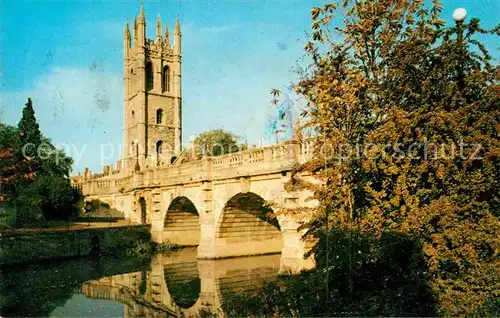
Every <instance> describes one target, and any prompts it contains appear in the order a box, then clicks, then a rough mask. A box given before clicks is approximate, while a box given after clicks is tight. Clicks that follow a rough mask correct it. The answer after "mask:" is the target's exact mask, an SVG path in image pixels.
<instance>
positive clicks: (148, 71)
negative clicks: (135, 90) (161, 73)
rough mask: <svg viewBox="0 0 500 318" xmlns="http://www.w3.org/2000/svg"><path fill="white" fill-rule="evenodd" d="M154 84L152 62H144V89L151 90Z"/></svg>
mask: <svg viewBox="0 0 500 318" xmlns="http://www.w3.org/2000/svg"><path fill="white" fill-rule="evenodd" d="M153 86H154V80H153V63H151V62H147V63H146V90H148V91H149V90H152V89H153Z"/></svg>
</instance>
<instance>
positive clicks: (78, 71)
mask: <svg viewBox="0 0 500 318" xmlns="http://www.w3.org/2000/svg"><path fill="white" fill-rule="evenodd" d="M322 3H324V1H321V0H319V1H315V0H311V1H305V0H303V1H297V0H292V1H285V0H280V1H278V0H275V1H262V0H260V1H230V0H227V1H202V0H199V1H166V0H165V1H147V0H146V1H145V4H144V8H145V13H146V19H147V35H148V37H149V38H155V25H156V16H157V14H158V13H159V14H160V15H161V18H162V21H163V23H164V25H165V23H167V24H168V25H169V27H170V29H171V30H172V29H173V26H174V24H175V18H176V15H177V14H178V15H179V18H180V21H181V28H182V36H183V38H182V40H183V43H182V44H183V129H184V131H183V141H184V142H187V140H188V139H189V137H190V136H193V135H197V134H199V133H200V132H202V131H205V130H207V129H211V128H224V129H227V130H229V131H232V132H234V133H236V134H238V135H240V136H248V139H249V142H250V143H252V142H253V141H257V140H259V139H260V138H264V139H265V138H268V137H269V136H268V135H266V127H267V125H268V123H269V121H270V120H271V118H272V117H273V116H275V112H274V111H273V109H272V107H271V106H270V104H269V100H270V95H269V91H270V89H271V88H284V87H286V86H287V85H289V84H290V83H292V82H294V81H295V80H296V75H295V73H294V71H293V70H294V66H295V65H296V63H297V61H298V60H299V59H300V58H301V57H303V45H304V43H305V41H306V32H307V31H308V30H309V25H310V21H309V11H310V9H311V7H312V6H314V5H321V4H322ZM443 5H444V7H445V11H444V13H443V18H444V19H446V20H448V21H450V20H451V13H452V11H453V9H455V8H457V7H464V8H466V9H467V11H468V18H470V17H478V18H480V19H481V20H482V23H483V24H484V26H485V27H492V26H494V25H495V24H496V23H498V22H499V20H500V19H499V18H500V16H499V12H500V1H498V0H464V1H459V0H448V1H443ZM139 6H140V1H109V2H100V1H99V2H98V1H69V0H67V1H42V0H39V1H6V0H4V1H1V2H0V9H1V17H0V19H1V20H0V27H1V29H0V37H1V38H0V46H1V47H0V51H1V72H2V73H1V85H2V92H1V96H0V97H1V100H0V106H1V107H2V109H1V110H0V113H1V116H2V117H1V118H0V119H1V120H2V121H3V122H6V123H8V124H12V125H15V124H17V122H18V121H19V118H20V115H21V110H22V107H23V106H24V103H25V102H26V100H27V98H28V97H31V98H32V99H33V101H34V105H35V111H36V114H37V118H38V120H39V122H40V126H41V129H42V131H43V133H44V134H45V135H46V136H48V137H50V138H51V139H52V140H53V141H54V143H56V144H59V145H63V144H65V145H69V146H70V148H69V149H68V150H67V151H68V153H69V154H70V155H72V156H73V157H74V158H75V159H77V160H76V163H75V166H74V169H75V171H81V170H82V169H83V168H84V167H86V166H88V167H90V168H91V169H92V170H93V171H99V170H100V169H101V168H100V166H101V164H102V162H101V158H100V156H99V155H98V154H99V151H100V144H101V143H111V144H114V145H118V144H120V143H121V141H122V122H123V119H122V116H123V115H122V113H123V110H122V108H123V87H122V86H123V85H122V72H123V68H122V62H123V51H122V50H123V48H122V46H123V30H124V24H125V22H126V21H127V19H128V20H129V21H133V18H134V16H135V15H138V12H139ZM487 45H488V48H489V49H490V50H491V51H492V53H493V55H495V56H498V46H499V43H498V39H494V38H492V37H490V38H489V40H488V42H487ZM82 150H84V151H83V152H82V155H81V158H78V156H79V154H80V152H81V151H82ZM108 155H109V157H110V159H108V160H107V161H106V164H111V163H114V162H115V161H116V160H117V159H118V157H119V154H118V152H115V153H113V154H110V153H108Z"/></svg>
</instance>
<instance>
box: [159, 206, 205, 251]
mask: <svg viewBox="0 0 500 318" xmlns="http://www.w3.org/2000/svg"><path fill="white" fill-rule="evenodd" d="M163 241H168V242H170V243H173V244H179V245H184V246H197V245H198V244H199V243H200V216H199V214H198V210H197V209H196V207H195V205H194V204H193V202H192V201H191V200H189V199H188V198H187V197H185V196H181V197H177V198H175V199H174V200H173V201H172V202H171V203H170V205H169V207H168V209H167V213H166V215H165V219H164V225H163Z"/></svg>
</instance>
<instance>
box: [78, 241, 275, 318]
mask: <svg viewBox="0 0 500 318" xmlns="http://www.w3.org/2000/svg"><path fill="white" fill-rule="evenodd" d="M196 254H197V252H196V249H192V250H182V251H179V252H174V253H171V254H168V255H156V256H154V258H153V260H152V265H151V270H150V271H148V272H146V271H144V272H135V273H127V274H121V275H115V276H110V277H105V278H101V279H99V280H94V281H89V282H86V283H84V284H83V285H82V286H81V288H79V289H78V290H76V292H77V293H80V294H83V295H85V296H86V297H89V298H93V299H106V300H114V301H118V302H120V303H122V304H124V305H125V306H124V309H125V310H124V312H125V316H126V317H164V316H176V317H199V316H200V315H201V314H202V313H203V312H205V313H208V312H210V313H217V314H218V315H220V316H223V311H222V305H223V303H224V302H225V301H227V300H228V299H230V297H231V295H232V294H233V293H241V292H251V291H254V290H257V289H259V288H260V287H262V286H263V284H264V283H266V282H270V281H274V280H276V278H277V275H278V271H279V268H280V255H263V256H257V257H241V258H231V259H221V260H200V259H198V260H197V255H196Z"/></svg>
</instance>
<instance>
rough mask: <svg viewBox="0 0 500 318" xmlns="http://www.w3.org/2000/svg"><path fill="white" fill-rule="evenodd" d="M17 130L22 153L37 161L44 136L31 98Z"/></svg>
mask: <svg viewBox="0 0 500 318" xmlns="http://www.w3.org/2000/svg"><path fill="white" fill-rule="evenodd" d="M17 128H18V130H19V136H20V146H21V149H20V151H21V152H22V154H23V155H24V156H25V157H27V158H30V159H35V158H36V155H37V149H38V147H39V146H40V144H41V143H42V134H41V132H40V128H39V126H38V123H37V121H36V117H35V110H34V109H33V103H32V102H31V98H28V102H27V103H26V105H25V106H24V109H23V116H22V118H21V120H20V121H19V124H18V125H17ZM23 148H24V150H23Z"/></svg>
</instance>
